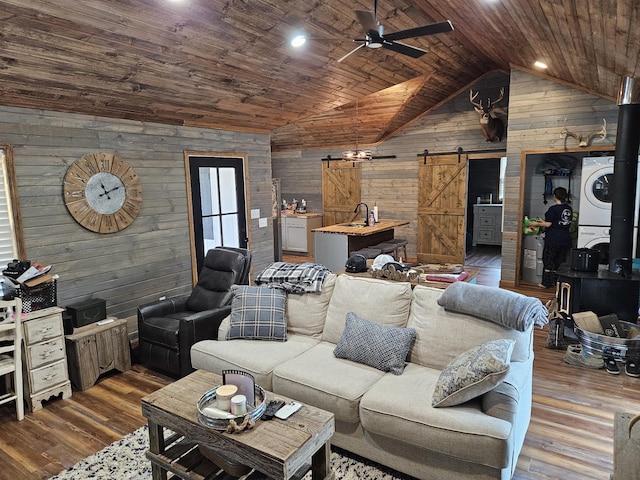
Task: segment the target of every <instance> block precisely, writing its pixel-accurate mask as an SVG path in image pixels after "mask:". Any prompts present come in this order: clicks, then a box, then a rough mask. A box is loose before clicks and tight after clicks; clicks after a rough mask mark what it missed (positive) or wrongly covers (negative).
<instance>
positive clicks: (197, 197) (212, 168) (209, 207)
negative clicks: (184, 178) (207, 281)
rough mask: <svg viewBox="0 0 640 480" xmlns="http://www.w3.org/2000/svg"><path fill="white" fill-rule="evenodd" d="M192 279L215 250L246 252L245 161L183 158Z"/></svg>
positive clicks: (192, 156)
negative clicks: (243, 249)
mask: <svg viewBox="0 0 640 480" xmlns="http://www.w3.org/2000/svg"><path fill="white" fill-rule="evenodd" d="M187 162H188V165H187V173H188V178H189V186H190V203H191V212H190V213H191V219H192V220H191V229H192V239H193V245H192V253H193V255H192V257H193V260H192V261H193V262H194V263H195V264H194V279H195V278H196V276H197V275H196V274H197V272H199V271H200V269H201V268H202V264H203V262H204V257H205V255H206V253H207V251H209V250H210V249H212V248H215V247H218V246H225V247H241V248H247V244H248V237H247V215H246V197H245V158H244V157H233V156H207V155H198V154H194V153H190V154H189V155H188V156H187Z"/></svg>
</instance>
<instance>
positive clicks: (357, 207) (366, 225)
mask: <svg viewBox="0 0 640 480" xmlns="http://www.w3.org/2000/svg"><path fill="white" fill-rule="evenodd" d="M360 205H364V208H365V212H364V213H365V215H364V226H365V227H368V226H369V206H368V205H367V204H366V203H364V202H360V203H359V204H357V205H356V208H355V209H354V210H353V213H358V209H359V208H360Z"/></svg>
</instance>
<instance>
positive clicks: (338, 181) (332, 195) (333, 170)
mask: <svg viewBox="0 0 640 480" xmlns="http://www.w3.org/2000/svg"><path fill="white" fill-rule="evenodd" d="M360 171H361V168H360V164H359V163H352V162H343V161H342V160H331V161H328V162H327V161H323V162H322V221H323V223H324V225H325V226H327V225H335V224H336V223H345V222H350V221H351V220H352V219H353V216H354V215H355V214H354V213H353V210H354V208H355V207H356V205H357V204H358V203H359V202H360Z"/></svg>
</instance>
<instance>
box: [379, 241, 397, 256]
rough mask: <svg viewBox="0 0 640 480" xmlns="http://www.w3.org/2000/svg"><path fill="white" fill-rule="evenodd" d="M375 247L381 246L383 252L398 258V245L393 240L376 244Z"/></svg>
mask: <svg viewBox="0 0 640 480" xmlns="http://www.w3.org/2000/svg"><path fill="white" fill-rule="evenodd" d="M373 248H379V249H380V251H381V252H382V253H383V254H391V255H392V256H393V258H394V259H396V260H398V246H397V245H396V244H395V243H391V242H382V243H379V244H377V245H374V246H373Z"/></svg>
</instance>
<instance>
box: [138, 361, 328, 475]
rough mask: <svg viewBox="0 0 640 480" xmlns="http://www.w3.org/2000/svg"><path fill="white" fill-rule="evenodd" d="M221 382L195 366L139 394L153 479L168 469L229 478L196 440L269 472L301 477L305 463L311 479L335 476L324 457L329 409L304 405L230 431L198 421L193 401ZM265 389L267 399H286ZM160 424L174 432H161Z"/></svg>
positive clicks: (218, 378)
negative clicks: (280, 416)
mask: <svg viewBox="0 0 640 480" xmlns="http://www.w3.org/2000/svg"><path fill="white" fill-rule="evenodd" d="M221 384H222V378H221V377H220V376H219V375H215V374H213V373H210V372H206V371H204V370H197V371H195V372H194V373H192V374H191V375H188V376H186V377H184V378H182V379H180V380H178V381H176V382H174V383H171V384H169V385H167V386H166V387H164V388H161V389H160V390H157V391H156V392H154V393H152V394H150V395H148V396H146V397H144V398H143V399H142V414H143V415H144V416H145V417H146V418H147V421H148V424H149V451H148V452H147V458H149V460H151V467H152V475H153V479H154V480H166V478H167V473H168V472H170V473H172V474H173V475H175V476H177V477H178V478H182V479H203V480H204V479H207V480H210V479H211V480H213V479H215V478H218V477H220V478H228V476H227V477H225V472H224V471H222V470H221V468H220V467H219V466H217V465H216V464H214V463H213V462H211V461H210V460H209V459H208V458H205V457H204V456H203V455H202V454H201V452H200V448H199V447H198V445H199V444H200V445H202V446H205V447H207V448H209V449H211V450H212V451H214V452H216V453H219V454H220V456H222V457H223V458H224V459H226V460H229V461H231V462H233V464H237V465H244V466H246V467H249V468H251V469H254V470H256V471H258V472H260V473H262V474H264V475H266V476H267V477H268V478H272V479H278V480H279V479H283V480H288V479H293V478H301V477H302V476H303V475H304V473H306V472H307V471H308V470H309V468H311V471H312V478H313V480H332V479H333V478H334V477H333V473H332V471H331V468H330V461H329V460H330V454H331V449H330V440H331V437H332V435H333V432H334V430H335V419H334V415H333V413H331V412H327V411H324V410H321V409H319V408H315V407H312V406H310V405H303V406H302V408H301V409H300V410H298V411H297V412H296V413H294V414H293V415H292V416H291V417H289V418H288V419H287V420H280V419H277V418H274V419H273V420H269V421H263V420H258V421H257V422H256V425H255V426H254V428H253V429H252V430H246V431H243V432H239V433H233V434H230V433H226V432H223V431H219V430H214V429H212V428H210V427H206V426H204V425H202V424H201V423H200V422H199V421H198V410H197V407H196V405H197V403H198V400H199V399H200V397H201V396H202V395H203V394H204V393H205V392H207V391H208V390H211V389H212V388H214V387H215V386H217V385H221ZM266 393H267V401H268V400H271V399H274V398H279V399H283V400H289V399H288V398H286V397H283V396H281V395H275V394H273V393H271V392H266ZM165 429H168V430H170V431H172V432H175V434H173V435H170V436H169V437H168V438H165ZM207 456H208V457H209V458H210V456H209V455H207ZM216 472H219V475H217V474H216Z"/></svg>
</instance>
